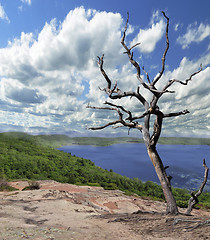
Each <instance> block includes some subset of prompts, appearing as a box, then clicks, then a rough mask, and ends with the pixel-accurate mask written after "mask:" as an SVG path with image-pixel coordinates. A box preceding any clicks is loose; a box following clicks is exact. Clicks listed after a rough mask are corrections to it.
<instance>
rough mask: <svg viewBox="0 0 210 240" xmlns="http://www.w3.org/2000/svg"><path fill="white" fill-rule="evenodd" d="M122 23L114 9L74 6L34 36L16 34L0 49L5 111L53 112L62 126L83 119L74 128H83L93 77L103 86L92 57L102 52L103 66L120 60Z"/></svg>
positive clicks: (111, 65) (94, 57)
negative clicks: (89, 8) (7, 106)
mask: <svg viewBox="0 0 210 240" xmlns="http://www.w3.org/2000/svg"><path fill="white" fill-rule="evenodd" d="M122 22H123V20H122V18H121V15H120V14H118V13H116V14H114V13H107V12H97V11H95V10H85V9H84V8H83V7H80V8H76V9H74V10H71V11H70V12H69V14H68V15H67V16H66V18H65V19H64V21H63V22H59V23H58V22H57V21H56V19H53V20H52V21H51V22H50V23H46V24H45V26H44V27H43V29H42V30H41V32H40V33H39V34H38V36H37V37H35V36H34V34H33V33H24V32H23V33H21V36H20V37H19V38H18V37H17V38H15V39H14V40H13V41H10V42H8V46H7V47H6V48H3V49H0V75H1V76H2V84H1V86H2V89H3V90H2V95H1V99H2V100H3V101H4V102H7V103H8V104H11V105H12V106H14V107H13V108H11V111H12V110H13V111H14V109H16V110H15V111H17V106H19V107H20V106H21V108H22V112H23V113H24V112H25V113H26V114H27V115H28V114H30V115H35V116H36V115H38V116H48V115H50V116H52V117H53V116H54V117H56V116H59V121H60V123H61V125H62V122H63V127H64V126H65V122H66V124H67V122H68V124H69V126H74V127H75V125H76V124H78V121H83V124H84V125H82V124H80V127H82V128H83V129H85V123H84V122H85V121H84V114H85V113H84V112H87V110H86V108H85V106H86V104H87V101H88V100H85V99H87V98H88V93H89V96H91V95H93V92H94V91H95V90H93V92H92V89H93V88H92V87H91V86H93V84H94V83H95V82H94V81H95V80H96V82H97V83H95V86H99V85H100V82H101V83H102V84H104V81H103V79H101V78H99V77H98V75H100V73H99V71H98V67H97V64H96V56H97V55H101V54H102V53H106V55H105V59H106V67H108V68H109V67H112V68H113V67H114V66H116V64H119V63H120V62H123V61H124V60H122V59H121V55H122V54H121V51H122V49H121V45H120V37H121V31H120V30H121V24H122ZM102 84H101V85H102ZM85 86H86V87H85ZM89 86H90V89H89ZM87 88H88V89H87ZM85 91H86V92H85ZM91 92H92V93H91ZM99 92H100V91H99ZM100 94H101V93H100ZM90 100H91V99H90ZM89 114H90V113H89ZM21 116H22V115H21ZM67 116H68V117H67ZM75 116H76V117H75ZM87 118H88V117H87ZM65 119H70V120H68V121H66V120H65Z"/></svg>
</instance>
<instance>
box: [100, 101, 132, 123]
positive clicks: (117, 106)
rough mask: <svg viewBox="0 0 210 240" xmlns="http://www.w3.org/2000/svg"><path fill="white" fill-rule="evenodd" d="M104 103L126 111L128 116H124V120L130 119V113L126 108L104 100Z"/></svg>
mask: <svg viewBox="0 0 210 240" xmlns="http://www.w3.org/2000/svg"><path fill="white" fill-rule="evenodd" d="M105 104H108V105H110V106H113V107H116V108H120V109H121V110H122V111H124V112H126V113H127V114H128V115H129V117H128V118H126V120H130V121H132V114H131V112H130V111H128V110H126V109H125V108H124V107H123V106H120V105H115V104H113V103H110V102H105Z"/></svg>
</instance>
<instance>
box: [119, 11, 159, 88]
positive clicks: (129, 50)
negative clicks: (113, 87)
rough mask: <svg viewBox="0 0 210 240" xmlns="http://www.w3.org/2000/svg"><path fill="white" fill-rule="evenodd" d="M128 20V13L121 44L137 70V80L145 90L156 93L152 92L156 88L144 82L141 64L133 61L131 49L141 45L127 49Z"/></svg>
mask: <svg viewBox="0 0 210 240" xmlns="http://www.w3.org/2000/svg"><path fill="white" fill-rule="evenodd" d="M128 20H129V13H128V17H127V21H126V25H125V30H124V32H123V37H122V39H121V44H122V45H123V47H124V48H125V50H126V52H125V53H126V54H127V55H128V57H129V61H130V62H131V64H132V65H133V66H134V67H135V68H136V71H137V74H136V75H137V79H138V80H139V81H140V83H141V84H142V85H143V86H144V88H146V89H148V90H150V91H151V92H153V93H154V91H152V90H154V89H155V88H154V86H148V85H147V84H146V83H145V82H144V81H143V79H142V77H141V69H140V66H139V64H138V63H137V62H136V61H135V60H134V59H133V52H131V49H132V48H133V47H136V46H137V45H139V44H140V43H137V44H135V45H134V46H133V47H131V48H128V47H127V45H126V44H125V37H126V31H127V26H128Z"/></svg>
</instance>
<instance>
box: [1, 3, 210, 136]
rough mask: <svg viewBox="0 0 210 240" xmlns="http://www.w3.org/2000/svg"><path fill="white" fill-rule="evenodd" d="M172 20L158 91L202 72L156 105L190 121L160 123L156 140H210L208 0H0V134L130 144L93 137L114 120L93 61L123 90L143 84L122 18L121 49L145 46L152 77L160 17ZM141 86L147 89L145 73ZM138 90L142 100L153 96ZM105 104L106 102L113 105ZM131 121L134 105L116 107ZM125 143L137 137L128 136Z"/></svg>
mask: <svg viewBox="0 0 210 240" xmlns="http://www.w3.org/2000/svg"><path fill="white" fill-rule="evenodd" d="M162 11H164V12H165V13H166V15H167V16H168V17H169V19H170V24H169V42H170V46H169V51H168V53H167V56H166V69H165V72H164V74H163V77H162V79H161V80H160V81H159V82H158V84H157V86H158V87H159V88H160V89H161V86H164V84H166V83H167V81H169V80H170V79H179V80H185V79H187V78H188V77H189V76H190V75H191V74H192V73H194V72H196V71H198V70H199V68H200V64H202V66H203V70H202V72H200V73H199V74H197V75H196V76H194V77H193V78H192V81H190V82H189V83H188V85H187V86H183V85H181V84H179V83H176V84H174V85H173V86H172V87H171V88H170V90H174V91H175V93H173V94H171V93H170V94H169V93H168V94H164V95H163V97H162V98H161V100H160V101H159V107H160V109H161V110H162V111H163V112H164V113H170V112H179V111H183V110H185V109H188V110H189V111H190V113H189V114H186V115H184V116H179V117H175V118H167V119H164V122H163V128H162V136H192V137H210V77H209V76H210V42H209V39H210V19H209V11H210V2H209V0H202V1H197V0H185V1H181V0H176V1H168V0H147V1H142V0H129V1H125V0H115V1H113V0H112V1H111V0H100V1H99V0H89V1H88V0H0V36H1V37H0V93H1V94H0V132H5V131H21V132H27V133H30V134H66V135H69V136H106V137H115V136H127V135H128V129H124V128H117V129H114V128H112V127H109V128H106V129H104V130H101V131H91V130H88V127H96V126H102V125H104V124H106V123H108V122H110V121H113V120H115V119H117V118H118V116H117V115H116V114H115V113H114V112H112V111H107V110H106V111H105V110H94V109H88V108H86V106H87V105H88V104H90V105H91V106H97V107H103V106H104V104H103V103H104V102H105V101H108V100H109V99H108V97H107V95H106V94H105V92H104V91H100V89H99V88H101V89H102V88H104V87H106V81H105V79H104V78H103V76H102V74H101V72H100V70H99V68H98V65H97V56H101V55H102V54H104V69H105V71H106V72H107V74H108V76H109V77H110V79H111V80H112V82H113V83H115V82H116V81H117V84H118V87H119V88H120V89H121V90H122V91H128V90H132V91H136V89H137V87H138V86H140V82H139V81H138V80H137V78H136V71H135V69H134V68H133V66H132V65H131V64H130V63H129V61H128V57H127V56H126V54H123V52H124V50H123V48H122V46H121V44H120V42H121V38H122V33H123V30H124V27H125V22H126V18H127V12H129V15H130V18H129V25H128V30H127V37H126V40H125V41H126V44H127V45H128V46H132V45H134V44H135V43H137V42H140V43H141V44H140V45H139V46H137V47H136V48H135V49H134V50H133V51H134V58H135V60H136V61H138V63H139V65H140V67H143V66H144V68H145V70H146V71H147V72H148V74H149V76H150V79H153V78H154V77H155V76H156V75H157V74H158V73H159V71H160V70H161V58H162V55H163V52H164V50H165V46H166V44H165V41H166V40H165V28H166V19H165V18H164V17H163V15H162V13H161V12H162ZM141 74H142V78H143V79H144V80H145V81H147V78H146V76H145V75H144V72H143V71H142V72H141ZM140 92H141V94H142V95H144V97H145V98H147V99H148V100H150V99H151V95H150V93H149V92H148V91H147V90H145V89H144V88H143V87H141V88H140ZM109 101H111V100H109ZM115 104H121V105H122V106H124V107H125V108H126V109H129V110H131V111H132V112H133V113H134V114H136V115H140V114H142V113H143V112H144V109H143V107H142V106H141V104H140V103H139V102H137V100H135V99H133V98H132V99H130V98H126V99H121V101H120V100H117V101H115ZM130 136H134V137H136V136H139V137H141V135H140V133H139V131H137V130H131V131H130Z"/></svg>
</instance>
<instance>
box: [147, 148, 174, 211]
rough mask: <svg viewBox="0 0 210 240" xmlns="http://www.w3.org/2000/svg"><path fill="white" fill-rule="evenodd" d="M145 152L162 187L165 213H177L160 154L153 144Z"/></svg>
mask: <svg viewBox="0 0 210 240" xmlns="http://www.w3.org/2000/svg"><path fill="white" fill-rule="evenodd" d="M147 152H148V155H149V157H150V159H151V161H152V163H153V165H154V168H155V171H156V173H157V176H158V178H159V181H160V184H161V186H162V189H163V193H164V196H165V199H166V203H167V208H166V213H167V214H178V208H177V204H176V200H175V199H174V196H173V194H172V190H171V183H170V180H169V178H168V176H167V174H166V171H165V168H164V166H163V163H162V160H161V159H160V156H159V155H158V153H157V150H156V147H155V146H153V147H148V148H147Z"/></svg>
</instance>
